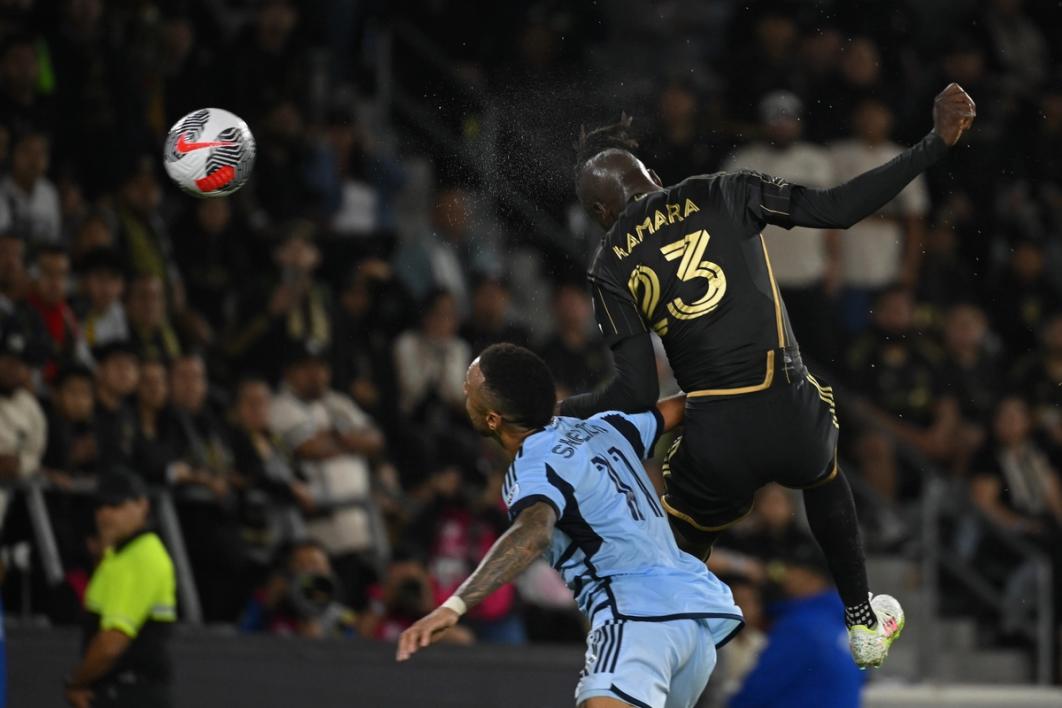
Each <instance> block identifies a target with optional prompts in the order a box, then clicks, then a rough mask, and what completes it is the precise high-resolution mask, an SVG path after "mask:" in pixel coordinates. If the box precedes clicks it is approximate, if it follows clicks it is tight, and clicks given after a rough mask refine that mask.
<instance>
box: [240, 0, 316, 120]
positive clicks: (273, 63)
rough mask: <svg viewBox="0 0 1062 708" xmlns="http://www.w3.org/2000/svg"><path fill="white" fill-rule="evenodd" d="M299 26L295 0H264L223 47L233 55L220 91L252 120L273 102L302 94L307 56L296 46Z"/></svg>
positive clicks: (305, 78)
mask: <svg viewBox="0 0 1062 708" xmlns="http://www.w3.org/2000/svg"><path fill="white" fill-rule="evenodd" d="M298 25H299V8H298V5H297V3H293V2H291V1H290V0H266V2H263V3H261V4H260V5H259V6H258V8H257V12H256V13H255V16H254V19H253V21H252V22H250V23H248V24H247V26H246V29H245V31H244V32H243V33H242V34H241V36H240V37H239V38H238V39H237V41H236V42H235V43H234V45H233V46H230V47H228V48H227V49H226V51H225V54H226V55H227V56H230V57H232V64H231V66H230V67H229V71H228V73H227V76H226V79H227V80H228V85H226V86H223V93H224V95H226V96H228V97H229V100H230V101H231V104H232V106H233V110H234V111H236V112H237V113H238V114H239V115H241V116H243V117H244V118H245V119H246V120H249V121H252V124H254V122H255V121H257V120H259V119H261V118H262V115H263V113H264V112H265V109H266V107H268V106H271V105H274V104H275V103H276V102H277V101H280V100H285V99H289V100H295V99H304V98H305V94H306V91H307V90H308V87H309V77H308V75H307V72H308V67H307V66H306V61H305V57H304V55H303V53H302V51H301V48H300V47H299V46H298V45H297V40H298V35H297V33H296V29H297V28H298ZM300 102H301V101H300Z"/></svg>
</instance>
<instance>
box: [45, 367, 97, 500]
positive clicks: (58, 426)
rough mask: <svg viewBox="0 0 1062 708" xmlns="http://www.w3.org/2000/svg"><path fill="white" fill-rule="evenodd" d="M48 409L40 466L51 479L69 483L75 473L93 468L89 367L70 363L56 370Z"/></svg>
mask: <svg viewBox="0 0 1062 708" xmlns="http://www.w3.org/2000/svg"><path fill="white" fill-rule="evenodd" d="M52 390H53V393H52V404H51V406H50V408H49V410H48V447H47V449H46V451H45V453H44V462H43V464H44V467H46V468H47V469H48V471H49V476H50V477H51V479H52V481H53V482H58V483H59V484H60V485H63V486H65V485H67V484H69V481H70V479H71V478H72V477H73V476H76V475H85V474H92V473H95V472H96V435H95V431H94V429H93V410H94V408H95V396H94V394H93V380H92V371H91V370H90V369H88V368H86V367H84V366H80V365H71V366H66V367H64V368H62V369H60V370H59V373H58V375H57V376H56V377H55V381H54V382H53V384H52Z"/></svg>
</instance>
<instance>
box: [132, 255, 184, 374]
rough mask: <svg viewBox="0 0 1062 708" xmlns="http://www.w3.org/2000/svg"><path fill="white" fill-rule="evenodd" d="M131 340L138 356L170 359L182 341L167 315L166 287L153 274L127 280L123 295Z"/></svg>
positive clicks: (176, 352) (174, 357)
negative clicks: (125, 293)
mask: <svg viewBox="0 0 1062 708" xmlns="http://www.w3.org/2000/svg"><path fill="white" fill-rule="evenodd" d="M125 313H126V316H127V317H128V319H129V332H130V341H131V342H132V344H133V346H134V347H136V350H137V354H139V355H140V358H141V359H159V360H161V361H166V362H169V361H173V360H174V359H176V358H177V357H179V356H180V355H181V341H180V339H179V338H178V337H177V331H176V330H175V329H174V328H173V326H172V325H171V324H170V322H169V318H168V317H167V315H166V289H165V287H164V286H163V284H162V280H161V279H160V278H159V277H158V276H156V275H147V274H141V275H138V276H136V277H135V278H133V280H132V282H130V283H129V293H128V294H127V295H126V297H125Z"/></svg>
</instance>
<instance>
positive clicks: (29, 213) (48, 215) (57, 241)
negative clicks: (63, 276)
mask: <svg viewBox="0 0 1062 708" xmlns="http://www.w3.org/2000/svg"><path fill="white" fill-rule="evenodd" d="M49 151H50V147H49V144H48V138H47V136H45V135H44V134H43V133H32V132H31V133H25V134H23V135H22V136H20V137H19V138H18V139H17V140H16V142H15V146H14V148H13V150H12V151H11V174H10V175H8V176H7V177H5V178H4V180H3V182H0V228H5V229H7V230H9V231H11V232H12V233H16V234H18V235H19V236H20V237H22V238H23V239H25V240H26V241H28V242H29V243H34V244H52V245H62V211H61V209H60V207H59V190H57V189H56V188H55V185H54V184H52V182H51V180H49V179H48V178H47V177H45V173H46V172H47V171H48V162H49V159H50V158H49Z"/></svg>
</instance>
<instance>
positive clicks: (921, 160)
mask: <svg viewBox="0 0 1062 708" xmlns="http://www.w3.org/2000/svg"><path fill="white" fill-rule="evenodd" d="M946 149H947V147H946V145H945V144H944V142H943V141H942V140H941V139H940V138H939V137H938V136H937V135H935V134H933V133H930V134H929V135H927V136H926V137H925V138H924V139H923V140H922V141H921V142H920V143H918V144H917V145H915V146H913V147H911V148H909V149H908V150H906V151H905V152H904V153H902V154H901V155H899V156H897V157H896V158H895V159H893V160H892V161H890V162H888V163H886V164H885V165H882V166H881V167H878V168H875V169H874V170H870V171H869V172H866V173H864V174H862V175H859V176H858V177H855V178H854V179H852V180H850V181H849V182H846V183H845V184H843V185H840V186H838V187H834V188H832V189H825V190H820V189H810V188H806V187H802V186H799V185H790V184H788V183H787V182H785V181H784V180H781V179H777V178H774V177H770V176H767V175H761V174H758V173H755V172H745V171H742V172H732V173H718V174H712V175H703V176H697V177H691V178H689V179H687V180H685V181H684V182H681V183H679V184H677V185H675V186H673V187H669V188H667V189H664V190H662V191H657V192H651V193H648V194H645V195H641V196H639V197H637V198H635V199H634V200H632V201H631V203H630V204H629V205H628V206H627V208H626V210H624V212H623V213H622V214H621V215H620V218H619V219H618V220H617V221H616V223H615V224H614V225H613V226H612V228H611V229H609V231H608V232H607V233H606V234H605V236H604V237H603V239H602V242H601V245H600V246H599V248H598V250H597V253H596V254H595V256H594V259H593V262H592V265H591V267H590V270H589V273H588V277H589V280H590V283H591V287H592V291H593V298H594V305H595V313H596V317H597V321H598V324H599V325H600V327H601V330H602V332H603V333H604V334H605V336H606V338H607V339H609V340H610V342H611V343H612V344H613V345H616V344H617V343H618V342H621V341H622V340H625V339H627V338H630V337H632V336H635V335H639V334H645V333H647V332H649V330H650V329H651V330H653V331H656V332H657V333H658V334H659V335H660V337H661V339H662V340H663V343H664V347H665V349H666V350H667V355H668V359H669V361H670V363H671V368H672V369H673V371H674V372H675V377H676V379H677V380H678V383H679V385H680V386H681V387H682V389H683V390H684V391H686V393H687V394H688V395H718V394H740V393H750V392H753V391H756V390H761V389H764V388H767V387H769V386H770V385H771V383H772V379H773V377H774V375H775V371H776V367H778V368H781V367H780V365H781V364H782V363H783V362H782V361H781V359H780V357H787V358H788V356H789V355H790V354H792V355H795V353H796V348H797V342H796V337H795V336H794V334H793V330H792V327H791V326H790V323H789V318H788V315H787V313H786V309H785V304H784V303H783V302H782V298H781V295H780V294H779V292H778V286H777V284H776V283H775V281H774V276H773V274H772V271H771V262H770V256H769V255H768V253H767V248H766V246H765V245H764V242H763V238H762V236H761V235H760V231H761V230H762V229H763V227H764V226H765V225H766V224H776V225H778V226H782V227H785V228H789V227H792V226H817V227H823V228H847V227H849V226H851V225H852V224H854V223H856V222H858V221H859V220H860V219H862V218H864V217H865V216H867V215H868V214H871V213H873V212H874V211H876V210H877V209H878V208H880V207H881V205H883V204H885V203H886V202H888V200H889V199H892V198H893V197H894V196H895V195H896V194H897V193H898V192H899V191H900V190H901V189H902V188H903V187H904V186H905V185H906V184H907V183H908V182H910V180H912V179H913V178H914V177H915V176H916V175H918V174H919V173H920V172H922V171H923V170H925V169H926V168H927V167H928V166H929V165H931V164H932V163H933V162H935V161H936V160H937V159H939V158H940V157H941V156H942V155H943V154H944V153H945V151H946ZM646 374H647V375H648V374H649V372H646ZM621 384H622V382H616V381H614V382H613V386H619V385H621ZM611 398H612V397H611V396H609V395H608V391H606V392H604V395H603V394H602V393H598V394H589V395H588V396H585V397H576V398H573V399H569V400H567V401H565V403H564V405H563V406H562V412H564V413H565V414H566V415H588V414H590V413H593V412H596V411H595V410H593V409H596V408H597V407H598V406H597V405H595V404H596V403H597V402H600V401H602V400H610V403H612V404H613V406H615V405H617V402H616V401H611Z"/></svg>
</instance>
